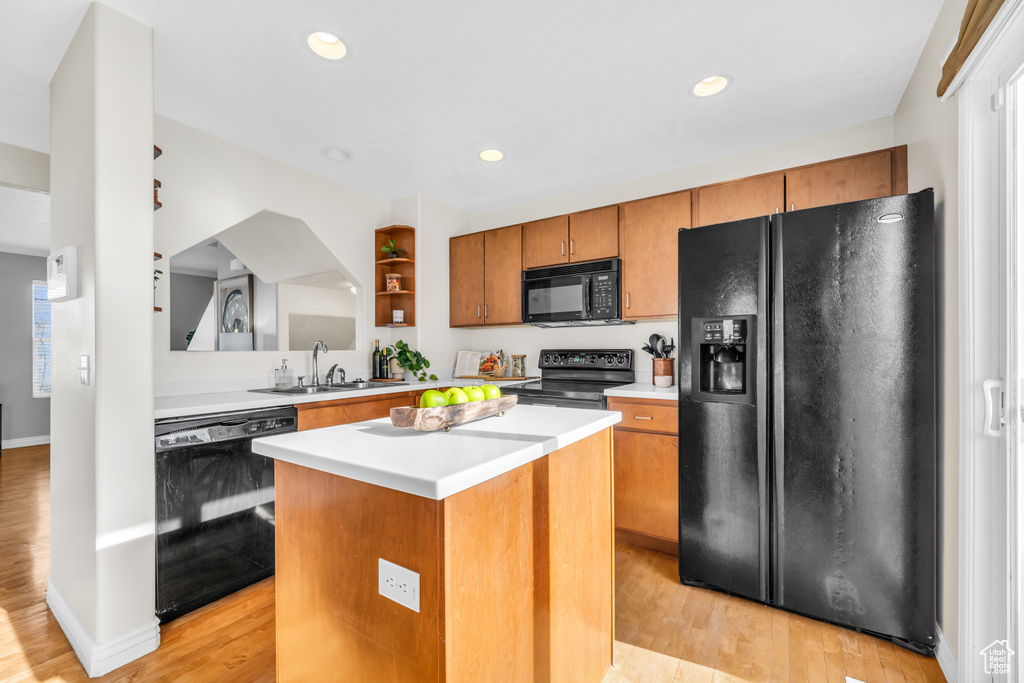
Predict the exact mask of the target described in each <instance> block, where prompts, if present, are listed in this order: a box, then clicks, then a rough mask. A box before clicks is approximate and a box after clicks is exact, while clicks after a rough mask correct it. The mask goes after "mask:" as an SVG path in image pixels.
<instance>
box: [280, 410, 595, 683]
mask: <svg viewBox="0 0 1024 683" xmlns="http://www.w3.org/2000/svg"><path fill="white" fill-rule="evenodd" d="M409 457H410V458H414V457H416V453H415V452H410V453H409ZM275 489H276V504H275V507H276V533H277V580H276V582H277V679H278V681H312V680H344V681H353V682H356V681H366V682H373V683H377V682H379V681H432V682H437V681H458V682H467V683H469V682H477V681H494V682H497V681H516V682H519V681H556V682H557V681H579V682H581V683H587V682H588V681H593V682H595V683H597V682H599V681H601V679H602V677H603V676H604V674H605V671H606V670H607V668H608V667H609V666H610V665H611V663H612V642H613V633H614V623H613V615H614V595H613V590H614V578H613V566H614V542H613V525H614V522H613V518H612V439H611V429H605V430H603V431H601V432H598V433H597V434H594V435H593V436H589V437H587V438H585V439H582V440H580V441H578V442H576V443H574V444H571V445H569V446H567V447H565V448H562V449H560V450H557V451H555V452H553V453H551V454H550V455H547V456H545V457H543V458H540V459H538V460H535V461H534V462H532V463H529V464H526V465H524V466H522V467H519V468H518V469H515V470H513V471H511V472H508V473H506V474H503V475H501V476H498V477H495V478H493V479H490V480H488V481H485V482H483V483H482V484H479V485H477V486H474V487H472V488H470V489H466V490H465V491H461V492H459V493H456V494H454V495H452V496H449V497H448V498H445V499H444V500H431V499H428V498H423V497H420V496H415V495H412V494H408V493H403V492H400V491H394V490H392V489H388V488H384V487H380V486H376V485H373V484H366V483H363V482H359V481H355V480H353V479H348V478H345V477H341V476H337V475H333V474H327V473H324V472H321V471H318V470H314V469H309V468H306V467H301V466H299V465H294V464H290V463H287V462H284V461H280V460H279V461H277V463H276V482H275ZM378 558H383V559H385V560H387V561H389V562H393V563H395V564H398V565H401V566H402V567H406V568H408V569H411V570H412V571H415V572H417V573H419V575H420V611H419V612H418V613H417V612H414V611H412V610H410V609H408V608H406V607H403V606H402V605H399V604H398V603H396V602H393V601H391V600H389V599H387V598H385V597H383V596H382V595H379V594H378V590H377V578H378V577H377V574H378Z"/></svg>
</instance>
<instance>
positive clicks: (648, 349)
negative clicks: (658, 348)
mask: <svg viewBox="0 0 1024 683" xmlns="http://www.w3.org/2000/svg"><path fill="white" fill-rule="evenodd" d="M640 350H641V351H646V352H647V353H649V354H651V355H652V356H653V355H654V349H652V348H651V347H650V346H648V345H647V344H644V345H643V346H641V347H640Z"/></svg>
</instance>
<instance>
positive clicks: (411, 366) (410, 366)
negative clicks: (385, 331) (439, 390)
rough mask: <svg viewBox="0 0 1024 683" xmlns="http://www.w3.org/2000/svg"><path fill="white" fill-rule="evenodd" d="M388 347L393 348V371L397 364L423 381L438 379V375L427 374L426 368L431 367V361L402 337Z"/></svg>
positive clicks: (403, 370) (391, 354)
mask: <svg viewBox="0 0 1024 683" xmlns="http://www.w3.org/2000/svg"><path fill="white" fill-rule="evenodd" d="M388 348H389V349H390V350H391V353H390V354H389V355H390V356H391V371H392V373H394V372H395V371H396V369H397V368H396V366H397V367H398V368H402V372H403V373H404V372H405V371H406V370H408V371H409V372H411V373H412V374H413V376H414V377H415V378H416V379H418V380H419V381H421V382H426V381H427V380H428V379H429V380H431V381H434V382H436V381H437V375H428V374H427V372H426V369H427V368H429V367H430V361H429V360H427V359H426V358H424V357H423V354H422V353H420V352H419V351H416V350H415V349H412V348H410V347H409V345H408V344H406V343H405V342H404V341H402V340H401V339H399V340H398V341H397V342H395V345H394V346H389V347H388ZM396 379H397V378H396Z"/></svg>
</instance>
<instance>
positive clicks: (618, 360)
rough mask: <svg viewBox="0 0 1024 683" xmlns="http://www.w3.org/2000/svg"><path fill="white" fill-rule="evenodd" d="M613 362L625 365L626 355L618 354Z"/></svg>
mask: <svg viewBox="0 0 1024 683" xmlns="http://www.w3.org/2000/svg"><path fill="white" fill-rule="evenodd" d="M615 362H616V363H618V364H619V365H625V364H626V355H625V354H622V353H620V354H619V355H617V356H615Z"/></svg>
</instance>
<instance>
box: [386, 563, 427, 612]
mask: <svg viewBox="0 0 1024 683" xmlns="http://www.w3.org/2000/svg"><path fill="white" fill-rule="evenodd" d="M377 592H378V593H380V594H381V595H383V596H384V597H385V598H388V599H389V600H394V601H395V602H397V603H398V604H399V605H402V606H404V607H408V608H409V609H411V610H412V611H413V612H419V611H420V575H419V574H417V573H416V572H414V571H411V570H409V569H406V568H405V567H400V566H398V565H397V564H394V563H392V562H388V561H387V560H385V559H384V558H378V559H377Z"/></svg>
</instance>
